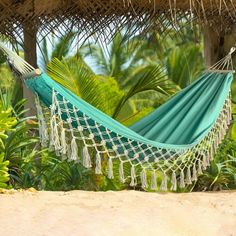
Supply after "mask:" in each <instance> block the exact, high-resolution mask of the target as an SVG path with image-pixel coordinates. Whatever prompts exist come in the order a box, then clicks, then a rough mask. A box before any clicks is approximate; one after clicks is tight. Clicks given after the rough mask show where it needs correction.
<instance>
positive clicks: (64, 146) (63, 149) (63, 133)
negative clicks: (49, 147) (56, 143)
mask: <svg viewBox="0 0 236 236" xmlns="http://www.w3.org/2000/svg"><path fill="white" fill-rule="evenodd" d="M67 149H68V148H67V143H66V130H65V128H63V127H62V129H61V154H63V155H66V153H67Z"/></svg>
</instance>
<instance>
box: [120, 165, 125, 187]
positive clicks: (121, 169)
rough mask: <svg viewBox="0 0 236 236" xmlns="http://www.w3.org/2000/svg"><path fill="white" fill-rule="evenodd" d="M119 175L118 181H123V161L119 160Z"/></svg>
mask: <svg viewBox="0 0 236 236" xmlns="http://www.w3.org/2000/svg"><path fill="white" fill-rule="evenodd" d="M119 176H120V182H121V183H124V182H125V175H124V167H123V162H122V161H121V162H120V166H119Z"/></svg>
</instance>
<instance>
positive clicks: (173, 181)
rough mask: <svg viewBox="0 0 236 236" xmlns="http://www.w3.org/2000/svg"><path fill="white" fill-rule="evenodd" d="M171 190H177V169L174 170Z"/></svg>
mask: <svg viewBox="0 0 236 236" xmlns="http://www.w3.org/2000/svg"><path fill="white" fill-rule="evenodd" d="M170 190H171V191H176V190H177V178H176V173H175V171H173V172H172V176H171V187H170Z"/></svg>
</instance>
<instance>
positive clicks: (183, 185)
mask: <svg viewBox="0 0 236 236" xmlns="http://www.w3.org/2000/svg"><path fill="white" fill-rule="evenodd" d="M179 187H180V188H185V181H184V171H183V170H181V172H180V184H179Z"/></svg>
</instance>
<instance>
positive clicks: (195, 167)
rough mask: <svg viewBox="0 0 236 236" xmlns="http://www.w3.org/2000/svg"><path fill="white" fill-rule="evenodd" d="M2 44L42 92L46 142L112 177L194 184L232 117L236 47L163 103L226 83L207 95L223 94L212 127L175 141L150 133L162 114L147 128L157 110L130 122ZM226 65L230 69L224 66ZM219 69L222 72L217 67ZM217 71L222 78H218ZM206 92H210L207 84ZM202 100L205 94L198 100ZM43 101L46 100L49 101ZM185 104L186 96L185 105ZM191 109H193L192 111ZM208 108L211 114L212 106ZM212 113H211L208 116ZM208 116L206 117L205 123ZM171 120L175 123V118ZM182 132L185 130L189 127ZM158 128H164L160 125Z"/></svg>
mask: <svg viewBox="0 0 236 236" xmlns="http://www.w3.org/2000/svg"><path fill="white" fill-rule="evenodd" d="M0 48H3V51H4V52H5V53H6V54H7V55H8V57H9V59H10V61H11V63H13V66H14V67H15V68H16V69H17V71H18V72H20V73H21V74H22V75H23V76H26V75H27V74H28V75H29V73H30V76H28V78H29V79H25V82H26V85H27V86H28V87H29V88H30V89H31V90H33V92H34V93H35V94H36V95H37V96H36V107H37V112H38V124H39V135H40V139H41V145H42V146H43V147H46V146H49V149H50V150H54V151H55V152H56V154H57V156H59V157H62V158H63V159H66V160H68V161H76V162H77V161H79V162H80V163H82V164H83V166H84V167H86V168H92V167H93V168H94V169H95V173H96V174H98V175H100V174H102V173H104V169H105V173H106V174H107V177H108V178H110V179H114V178H116V177H117V176H118V177H119V179H120V182H121V183H129V184H130V186H132V187H135V186H137V185H138V184H139V183H140V184H141V187H142V188H143V189H152V190H155V191H156V190H160V191H167V190H168V189H169V190H171V191H176V190H177V188H178V187H179V188H184V187H186V186H187V185H191V184H192V183H193V182H195V181H197V179H198V176H199V175H201V174H202V173H203V171H204V170H206V168H207V167H208V166H209V165H210V162H211V160H212V159H213V157H214V154H215V153H216V151H217V148H218V146H219V145H220V143H221V142H222V140H223V139H224V136H225V134H226V131H227V129H228V127H229V125H230V122H231V117H232V111H231V98H230V84H231V81H232V78H233V74H232V72H233V71H232V70H230V67H231V68H232V59H231V54H232V53H233V52H234V51H235V49H232V50H231V51H230V53H229V54H228V55H227V56H226V57H225V58H223V59H222V60H220V61H219V62H218V63H217V64H216V65H215V66H213V67H211V68H210V71H211V72H208V73H207V74H204V75H203V76H202V77H201V78H200V79H199V80H198V81H196V82H195V83H193V85H190V86H189V88H186V89H184V91H182V92H181V94H180V95H176V96H175V97H174V98H172V99H171V100H170V102H168V104H166V105H165V104H164V105H163V106H162V107H161V108H160V109H158V111H157V114H159V115H163V114H162V113H161V111H162V110H163V107H164V108H165V106H166V107H167V108H169V107H170V104H171V102H173V101H175V99H182V100H184V99H183V98H186V96H189V93H190V92H191V91H192V90H194V89H198V88H202V87H203V86H207V85H204V84H207V83H210V84H209V85H208V86H210V85H211V83H212V86H213V85H214V86H218V87H220V86H221V87H220V88H221V89H220V91H219V92H218V93H217V94H216V92H215V91H213V92H211V94H210V96H209V97H208V98H207V99H208V100H209V99H211V98H212V97H213V95H214V94H216V95H214V96H215V97H217V101H216V104H218V105H217V109H216V108H214V109H215V110H214V109H213V108H212V106H213V105H214V101H213V102H212V103H210V106H209V107H210V108H209V109H213V110H212V112H214V113H215V116H214V117H213V118H214V119H213V118H212V119H211V122H208V123H207V125H205V126H204V127H207V129H206V128H204V129H203V130H200V131H199V135H198V136H197V137H195V139H194V141H193V142H191V143H184V142H183V143H178V142H177V141H178V139H179V140H180V136H181V134H180V136H179V137H178V135H177V139H176V140H177V141H176V143H175V142H167V141H166V142H165V141H163V142H161V141H160V140H161V138H159V139H160V140H158V138H157V139H154V138H149V136H148V135H150V130H152V127H153V129H154V127H155V125H156V124H157V125H158V123H159V122H161V120H160V121H158V122H156V120H153V122H154V125H153V124H152V127H151V128H149V130H148V132H146V131H147V130H145V129H147V127H148V125H149V124H148V122H146V121H147V120H148V119H149V120H150V119H151V118H152V117H153V116H155V112H154V113H153V114H151V115H150V116H148V117H146V118H144V119H143V120H141V121H139V122H137V124H135V125H134V126H132V127H130V128H128V127H125V126H123V125H121V124H119V123H118V122H117V121H115V120H113V119H112V118H110V117H107V116H106V115H105V114H103V113H102V112H100V111H98V110H97V109H96V108H94V107H92V106H91V105H89V104H87V103H86V102H84V101H83V100H82V99H80V98H78V97H77V96H75V95H73V94H72V93H71V92H69V91H68V90H67V89H65V88H63V87H62V86H60V85H59V84H57V83H56V82H55V81H53V80H52V79H50V78H49V77H48V76H47V75H46V74H41V75H38V74H37V75H36V77H33V74H32V71H34V70H31V69H32V67H31V66H30V65H28V63H27V62H25V61H24V60H23V59H19V58H18V56H17V55H15V54H14V53H12V52H9V51H10V50H9V49H6V48H5V46H4V45H1V44H0ZM22 60H23V61H22ZM14 62H15V64H14ZM225 69H227V70H230V71H227V72H225V71H223V70H225ZM29 70H31V71H29ZM214 70H215V72H214ZM218 70H219V71H220V72H216V71H218ZM217 76H218V77H219V78H216V77H217ZM214 81H216V82H214ZM214 83H216V84H214ZM197 86H198V87H197ZM221 90H222V91H221ZM202 93H205V90H204V89H203V90H202ZM181 96H182V97H183V98H181ZM218 97H219V99H218ZM198 100H199V98H197V99H196V101H195V102H197V101H198ZM218 100H220V102H219V101H218ZM41 103H43V104H44V105H43V107H42V106H41ZM212 104H213V105H212ZM45 105H46V107H48V108H49V111H50V117H49V118H48V116H47V115H45V114H46V113H45V109H47V108H45ZM184 105H185V103H184V102H183V104H182V106H183V107H184ZM168 106H169V107H168ZM173 109H175V107H173ZM159 110H160V111H159ZM158 112H159V113H158ZM191 112H192V111H191V109H190V110H189V111H188V113H191ZM188 113H186V117H188ZM208 113H209V117H210V118H211V110H210V111H208ZM150 117H151V118H150ZM157 117H159V116H157ZM207 117H208V116H207V115H205V116H204V119H206V118H207ZM164 118H166V119H167V115H166V116H165V114H164ZM204 119H203V121H201V122H203V123H204ZM153 122H151V123H153ZM169 122H170V123H171V122H172V123H173V121H171V120H170V121H169ZM205 123H206V122H205ZM143 124H144V125H143ZM145 124H147V125H146V127H145ZM190 124H191V120H190ZM177 125H178V124H177ZM140 127H141V128H142V129H141V128H140ZM144 131H145V132H144ZM166 132H167V130H166ZM173 132H175V131H173ZM182 132H183V133H184V132H185V130H183V131H182ZM157 133H158V134H159V131H158V132H157ZM160 135H161V132H160ZM167 136H168V137H169V135H167ZM160 137H161V136H160ZM167 140H168V139H167ZM104 165H106V168H104ZM117 166H118V168H117ZM115 170H117V172H118V173H116V172H115Z"/></svg>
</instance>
